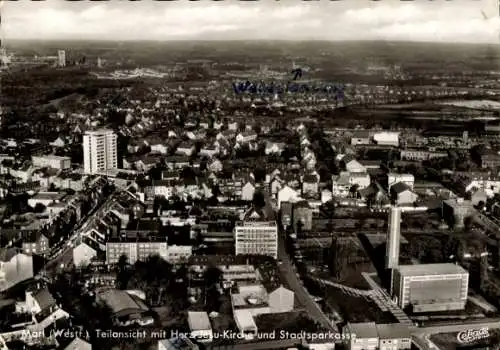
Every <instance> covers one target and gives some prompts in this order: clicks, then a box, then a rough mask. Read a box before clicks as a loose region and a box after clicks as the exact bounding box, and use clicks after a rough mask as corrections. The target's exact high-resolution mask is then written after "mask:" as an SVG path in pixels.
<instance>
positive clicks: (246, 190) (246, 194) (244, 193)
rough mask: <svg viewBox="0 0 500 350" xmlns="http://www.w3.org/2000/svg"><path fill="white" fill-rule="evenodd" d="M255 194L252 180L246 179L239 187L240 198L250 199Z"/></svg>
mask: <svg viewBox="0 0 500 350" xmlns="http://www.w3.org/2000/svg"><path fill="white" fill-rule="evenodd" d="M254 194H255V184H254V182H253V181H247V182H246V184H245V185H243V187H242V188H241V200H243V201H248V202H250V201H252V200H253V196H254Z"/></svg>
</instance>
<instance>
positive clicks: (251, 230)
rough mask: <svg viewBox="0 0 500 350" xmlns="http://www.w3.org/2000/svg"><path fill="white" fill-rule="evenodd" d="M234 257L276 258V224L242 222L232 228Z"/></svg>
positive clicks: (272, 222)
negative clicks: (257, 256)
mask: <svg viewBox="0 0 500 350" xmlns="http://www.w3.org/2000/svg"><path fill="white" fill-rule="evenodd" d="M234 236H235V247H236V255H246V254H249V255H267V256H271V257H273V258H274V259H277V258H278V226H277V225H276V222H274V221H269V222H255V221H244V222H241V223H238V224H236V226H235V228H234Z"/></svg>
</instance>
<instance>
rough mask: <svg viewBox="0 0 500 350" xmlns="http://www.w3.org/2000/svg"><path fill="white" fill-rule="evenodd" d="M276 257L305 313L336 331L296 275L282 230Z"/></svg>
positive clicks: (335, 327) (282, 273)
mask: <svg viewBox="0 0 500 350" xmlns="http://www.w3.org/2000/svg"><path fill="white" fill-rule="evenodd" d="M278 258H279V259H280V260H281V263H280V265H279V269H280V272H281V275H282V276H283V277H284V278H285V280H286V281H287V283H288V286H289V287H290V288H291V289H292V290H293V291H294V292H295V295H296V297H297V299H298V301H299V303H300V304H301V305H302V306H303V307H304V309H305V310H306V311H307V313H308V314H309V315H310V316H311V317H312V318H314V319H315V320H316V321H317V322H319V323H320V324H321V325H322V326H323V327H325V328H326V329H327V330H331V331H335V332H338V328H337V326H336V325H335V323H333V322H332V321H331V320H330V319H329V318H328V317H327V316H326V315H325V314H324V313H323V310H321V308H320V307H319V306H318V304H316V302H314V300H313V299H312V297H311V296H310V295H309V293H308V292H307V290H306V289H305V287H304V286H303V285H302V283H301V281H300V279H299V278H298V277H297V274H296V271H295V269H294V267H293V264H292V261H291V260H290V257H289V256H288V254H287V252H286V243H285V236H284V232H280V234H279V238H278Z"/></svg>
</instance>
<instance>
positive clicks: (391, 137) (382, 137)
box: [373, 131, 399, 147]
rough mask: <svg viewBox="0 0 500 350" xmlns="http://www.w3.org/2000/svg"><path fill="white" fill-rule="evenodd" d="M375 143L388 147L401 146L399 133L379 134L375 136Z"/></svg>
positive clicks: (385, 132)
mask: <svg viewBox="0 0 500 350" xmlns="http://www.w3.org/2000/svg"><path fill="white" fill-rule="evenodd" d="M373 141H375V143H376V144H377V145H386V146H395V147H397V146H399V133H398V132H388V131H383V132H378V133H376V134H374V135H373Z"/></svg>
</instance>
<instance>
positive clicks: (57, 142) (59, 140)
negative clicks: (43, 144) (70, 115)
mask: <svg viewBox="0 0 500 350" xmlns="http://www.w3.org/2000/svg"><path fill="white" fill-rule="evenodd" d="M49 144H50V145H51V146H52V147H57V148H62V147H64V146H66V141H64V138H63V137H61V136H59V137H58V138H56V139H55V140H54V141H52V142H50V143H49Z"/></svg>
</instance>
